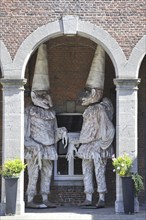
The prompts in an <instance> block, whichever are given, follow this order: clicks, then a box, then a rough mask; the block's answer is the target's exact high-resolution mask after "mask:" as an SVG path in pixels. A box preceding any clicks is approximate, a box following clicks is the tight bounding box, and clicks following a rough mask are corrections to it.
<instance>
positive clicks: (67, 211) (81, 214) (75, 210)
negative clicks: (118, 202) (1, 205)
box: [0, 206, 146, 220]
mask: <svg viewBox="0 0 146 220" xmlns="http://www.w3.org/2000/svg"><path fill="white" fill-rule="evenodd" d="M26 219H27V220H35V219H36V220H38V219H39V220H146V210H144V209H140V212H139V213H135V214H133V215H126V214H115V211H114V207H108V208H104V209H81V208H79V207H63V206H61V207H58V208H55V209H51V208H50V209H42V210H40V209H26V212H25V214H24V215H22V216H20V215H19V216H18V215H15V216H1V217H0V220H26Z"/></svg>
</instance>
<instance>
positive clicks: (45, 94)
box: [25, 44, 67, 208]
mask: <svg viewBox="0 0 146 220" xmlns="http://www.w3.org/2000/svg"><path fill="white" fill-rule="evenodd" d="M49 89H50V85H49V76H48V61H47V49H46V45H45V44H42V45H41V46H40V47H39V49H38V54H37V60H36V66H35V71H34V77H33V82H32V91H31V99H32V102H33V104H32V105H31V106H29V107H27V108H26V109H25V159H26V162H27V169H28V186H27V204H26V206H27V207H30V208H45V207H56V205H55V204H53V203H52V202H50V201H49V199H48V195H49V193H50V183H51V176H52V169H53V160H57V158H58V155H57V152H56V149H55V144H56V143H57V141H58V140H60V139H62V141H63V143H64V144H65V146H66V144H67V130H66V128H64V127H62V128H58V127H57V121H56V116H55V112H54V111H53V110H52V100H51V97H50V94H49ZM39 170H40V174H41V184H40V193H41V195H42V204H36V203H34V200H33V199H34V196H35V195H36V193H37V192H36V185H37V180H38V176H39Z"/></svg>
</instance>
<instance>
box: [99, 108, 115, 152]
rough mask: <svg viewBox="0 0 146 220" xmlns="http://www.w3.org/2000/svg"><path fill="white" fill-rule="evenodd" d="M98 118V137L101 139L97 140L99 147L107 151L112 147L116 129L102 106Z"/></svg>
mask: <svg viewBox="0 0 146 220" xmlns="http://www.w3.org/2000/svg"><path fill="white" fill-rule="evenodd" d="M98 117H99V120H98V121H99V126H98V127H99V130H98V133H99V134H98V135H99V137H100V139H99V140H97V145H98V147H100V148H101V149H103V150H106V149H107V148H108V147H110V145H111V144H112V142H113V138H114V134H115V129H114V126H113V124H112V122H111V121H110V119H109V117H108V115H107V113H106V111H105V110H104V108H103V107H102V106H101V107H100V110H99V112H98Z"/></svg>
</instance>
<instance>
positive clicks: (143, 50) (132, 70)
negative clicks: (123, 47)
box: [125, 35, 146, 78]
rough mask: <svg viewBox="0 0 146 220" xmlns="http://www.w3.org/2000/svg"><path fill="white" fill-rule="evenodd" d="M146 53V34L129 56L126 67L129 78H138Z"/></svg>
mask: <svg viewBox="0 0 146 220" xmlns="http://www.w3.org/2000/svg"><path fill="white" fill-rule="evenodd" d="M145 55H146V35H144V36H143V37H142V38H141V39H140V40H139V41H138V43H137V44H136V46H135V47H134V48H133V50H132V52H131V55H130V57H129V60H128V63H127V65H126V67H125V69H126V71H125V73H126V75H125V77H127V78H138V74H139V68H140V65H141V62H142V59H143V58H144V56H145Z"/></svg>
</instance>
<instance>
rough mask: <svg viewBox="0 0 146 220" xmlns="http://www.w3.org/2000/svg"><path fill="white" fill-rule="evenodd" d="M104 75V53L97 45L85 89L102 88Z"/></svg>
mask: <svg viewBox="0 0 146 220" xmlns="http://www.w3.org/2000/svg"><path fill="white" fill-rule="evenodd" d="M104 75H105V51H104V49H103V48H102V47H101V46H100V45H98V46H97V48H96V51H95V54H94V58H93V60H92V64H91V68H90V72H89V75H88V79H87V81H86V87H89V88H98V89H103V88H104Z"/></svg>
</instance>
